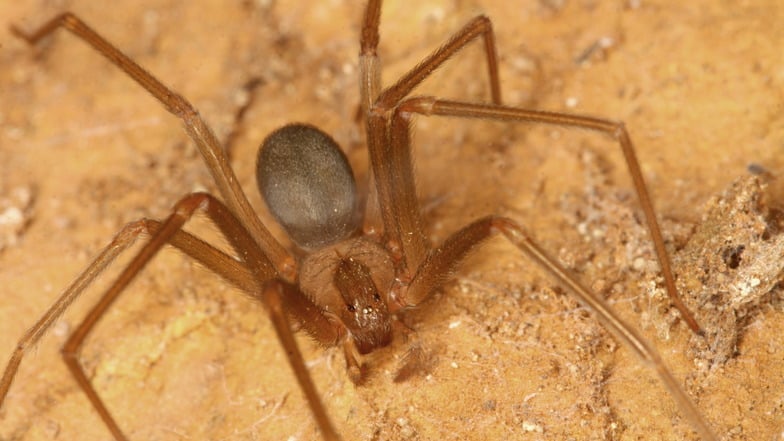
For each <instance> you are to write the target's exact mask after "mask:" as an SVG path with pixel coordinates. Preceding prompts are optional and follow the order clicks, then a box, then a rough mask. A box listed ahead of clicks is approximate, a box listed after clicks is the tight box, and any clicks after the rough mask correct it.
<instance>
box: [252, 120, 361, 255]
mask: <svg viewBox="0 0 784 441" xmlns="http://www.w3.org/2000/svg"><path fill="white" fill-rule="evenodd" d="M256 179H257V182H258V185H259V190H260V191H261V194H262V196H263V197H264V200H265V201H266V203H267V206H268V207H269V209H270V211H271V212H272V215H273V216H275V219H276V220H277V221H278V222H279V223H280V224H281V226H283V228H284V229H285V230H286V232H287V233H288V235H289V236H290V237H291V239H292V240H293V241H294V242H295V243H296V244H297V245H298V246H300V247H301V248H303V249H307V250H311V249H318V248H322V247H324V246H326V245H330V244H333V243H335V242H338V241H340V240H342V239H345V238H347V237H348V236H349V235H351V233H353V232H354V231H356V229H357V228H358V220H359V217H358V216H357V190H356V181H355V180H354V174H353V172H352V171H351V166H350V165H349V163H348V160H347V158H346V155H345V154H344V153H343V152H342V151H341V150H340V147H339V146H338V145H337V143H336V142H335V141H334V140H333V139H332V138H331V137H330V136H329V135H327V134H326V133H324V132H322V131H321V130H319V129H318V128H316V127H314V126H311V125H307V124H289V125H286V126H283V127H281V128H279V129H277V130H275V131H274V132H272V133H271V134H270V135H269V136H268V137H267V139H265V140H264V142H263V143H262V145H261V148H260V149H259V154H258V161H257V163H256Z"/></svg>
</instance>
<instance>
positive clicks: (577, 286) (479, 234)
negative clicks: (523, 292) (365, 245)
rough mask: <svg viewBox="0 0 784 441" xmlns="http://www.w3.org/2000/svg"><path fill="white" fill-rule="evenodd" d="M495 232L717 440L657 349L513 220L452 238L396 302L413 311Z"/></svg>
mask: <svg viewBox="0 0 784 441" xmlns="http://www.w3.org/2000/svg"><path fill="white" fill-rule="evenodd" d="M497 233H500V234H503V235H504V237H506V238H507V239H508V240H509V241H510V242H511V243H512V244H514V245H515V246H516V247H517V248H518V249H520V250H521V251H522V252H523V253H525V254H526V255H527V256H528V257H530V258H531V259H532V260H534V261H535V262H536V263H537V264H538V265H539V266H540V267H542V268H543V269H544V270H546V271H547V273H548V274H549V275H550V276H551V277H552V278H554V279H555V280H556V281H557V282H558V284H559V285H560V286H563V287H565V288H567V289H568V291H569V292H570V293H571V294H572V295H574V296H575V297H576V298H577V299H578V300H579V301H580V302H581V303H582V304H584V305H585V306H587V307H588V309H589V310H591V311H592V312H593V313H594V315H595V316H596V318H597V319H598V320H599V321H600V322H601V323H602V325H603V326H604V327H605V328H606V329H607V330H609V331H610V332H611V333H612V334H613V335H614V336H615V338H616V339H618V340H619V341H620V342H622V343H624V344H625V345H626V346H627V347H629V348H630V349H631V350H632V351H634V353H636V354H637V356H638V357H640V359H641V360H642V361H643V363H644V364H645V365H647V366H648V367H649V368H651V369H653V370H654V371H656V374H657V375H658V376H659V378H660V379H661V381H662V382H663V383H664V385H665V387H666V389H667V390H668V391H669V392H670V394H671V395H672V396H673V398H674V399H675V401H676V402H677V404H678V406H679V408H680V410H681V412H683V414H684V416H685V417H686V418H687V419H688V420H689V422H690V423H691V424H692V427H693V428H694V430H695V431H696V432H697V433H699V434H700V436H701V437H702V439H703V440H706V441H709V440H711V441H716V440H718V438H717V437H716V435H715V434H713V431H712V430H711V429H710V426H709V425H708V423H707V422H706V421H705V419H704V418H703V417H702V415H701V414H700V412H699V410H697V408H696V407H695V405H694V404H693V403H692V401H691V399H690V398H689V396H688V395H687V394H686V392H684V390H683V388H682V387H681V386H680V384H679V383H678V381H677V380H676V379H675V378H674V377H673V376H672V374H671V373H670V371H669V369H667V365H666V364H664V361H663V360H662V358H661V356H659V354H658V353H657V352H656V350H655V349H654V348H653V347H651V346H650V345H648V343H646V342H645V340H644V339H643V338H642V337H641V336H640V335H639V334H638V333H637V332H636V331H634V329H633V328H632V327H631V326H629V325H628V324H627V323H625V322H624V321H623V320H621V318H620V317H618V315H617V314H615V313H614V312H613V311H612V309H611V308H610V306H609V305H608V304H607V302H605V301H604V300H603V299H602V298H601V297H599V296H597V295H596V294H594V293H593V292H591V291H590V290H589V289H588V288H586V287H585V286H584V285H583V284H582V283H581V282H579V281H578V280H577V278H576V277H575V276H574V275H573V274H572V273H570V272H569V271H568V270H567V269H566V268H564V267H563V266H562V265H561V264H559V263H558V262H557V261H556V260H555V259H554V258H552V257H550V255H548V254H547V253H546V252H545V251H544V250H543V249H542V248H541V247H539V246H538V245H537V244H536V243H535V242H534V241H533V240H532V239H531V238H530V237H529V235H528V234H527V233H526V231H525V230H524V229H523V228H522V227H521V226H520V225H518V224H517V223H516V222H514V221H513V220H511V219H508V218H504V217H500V216H490V217H485V218H482V219H479V220H477V221H475V222H473V223H471V224H469V225H468V226H466V227H464V228H463V229H461V230H460V231H458V232H457V233H454V234H453V235H451V236H450V237H449V238H447V239H446V240H445V241H444V242H443V243H442V244H441V245H440V246H439V247H437V248H435V249H433V250H431V251H430V252H429V253H428V255H427V256H426V257H425V259H424V261H423V262H422V264H421V265H420V266H419V268H418V269H417V271H416V274H415V275H414V278H413V279H412V281H411V283H410V284H409V286H408V288H407V289H406V290H404V291H403V292H402V293H400V294H399V296H398V297H397V298H396V300H397V302H398V303H399V304H400V305H401V306H402V307H412V306H416V305H418V304H419V303H421V302H422V301H424V300H425V299H426V298H427V297H428V296H429V295H430V293H431V292H433V290H434V289H435V288H437V287H438V286H440V285H441V284H442V283H443V282H445V281H446V280H447V279H448V278H449V277H450V276H451V275H452V274H453V273H454V270H455V267H456V266H457V265H458V264H459V263H460V262H461V261H462V260H463V258H464V257H465V256H466V255H467V254H468V252H469V251H471V250H472V249H474V248H475V247H477V246H478V245H480V244H481V243H482V242H484V241H485V240H486V239H488V238H490V237H491V236H493V235H494V234H497Z"/></svg>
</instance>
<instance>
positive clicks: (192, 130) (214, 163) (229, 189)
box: [11, 12, 296, 281]
mask: <svg viewBox="0 0 784 441" xmlns="http://www.w3.org/2000/svg"><path fill="white" fill-rule="evenodd" d="M61 27H62V28H65V29H67V30H68V31H70V32H71V33H72V34H74V35H76V36H77V37H79V38H80V39H81V40H83V41H85V42H86V43H88V44H89V45H90V46H92V47H93V48H94V49H95V50H96V51H98V53H100V54H101V55H103V56H104V57H106V58H107V59H108V60H109V61H111V62H112V63H114V64H115V65H116V66H117V67H119V68H120V69H122V70H123V72H125V73H126V74H127V75H128V76H130V77H131V78H132V79H133V80H134V81H136V82H137V83H138V84H139V85H141V86H142V87H144V88H145V89H146V90H147V92H149V93H150V95H152V96H153V97H155V98H156V99H158V101H160V102H161V104H163V106H164V107H165V108H166V110H168V111H169V112H171V113H172V114H173V115H174V116H176V117H178V118H180V119H181V120H182V122H183V124H184V126H185V131H186V132H187V133H188V135H189V136H190V137H191V139H193V141H194V142H195V143H196V146H197V147H198V149H199V152H200V153H201V155H202V157H203V158H204V161H205V163H206V164H207V168H208V169H209V170H210V173H211V174H212V177H213V179H214V180H215V183H216V184H217V186H218V189H219V191H220V193H221V195H222V196H223V198H224V200H225V201H226V205H227V206H228V207H229V209H231V210H232V211H233V212H234V213H235V214H236V216H237V217H238V218H239V219H240V221H241V222H242V223H243V224H244V225H245V226H246V227H247V228H248V229H249V230H250V231H251V232H252V233H253V237H254V238H255V239H254V241H255V242H257V243H258V244H259V245H260V246H261V247H262V249H264V250H265V252H266V253H267V255H269V256H270V259H271V260H272V262H273V263H274V264H275V266H276V268H277V269H278V271H279V273H280V274H281V276H282V277H284V278H285V279H286V280H287V281H293V279H294V277H295V275H296V263H295V261H294V259H293V258H292V257H291V256H290V255H289V254H288V252H287V251H286V249H285V248H284V247H283V246H282V245H281V244H280V243H279V242H278V241H277V240H276V239H275V238H274V237H273V236H272V234H270V232H269V230H267V228H266V227H265V226H264V225H263V224H262V223H261V220H260V219H259V217H258V215H257V214H256V212H255V211H254V210H253V207H251V205H250V202H248V199H247V197H246V196H245V193H244V192H243V191H242V188H241V187H240V185H239V180H238V179H237V177H236V175H235V174H234V171H233V170H232V169H231V166H230V164H229V159H228V157H227V156H226V153H225V152H224V151H223V149H222V148H221V146H220V143H219V142H218V140H217V138H216V137H215V134H214V133H213V132H212V130H211V129H210V127H209V126H208V125H207V123H205V122H204V120H203V119H202V118H201V116H200V115H199V112H198V111H197V110H196V109H195V108H194V107H193V105H191V103H189V102H188V101H187V100H186V99H185V98H184V97H182V96H181V95H179V94H178V93H176V92H175V91H173V90H171V89H170V88H168V87H167V86H165V85H164V84H163V83H161V82H160V81H158V79H157V78H155V77H154V76H153V75H152V74H150V73H149V72H147V71H146V70H145V69H144V68H143V67H141V66H139V65H138V64H137V63H136V62H135V61H133V60H132V59H131V58H129V57H128V56H127V55H125V54H124V53H123V52H122V51H120V50H119V49H117V48H116V47H115V46H114V45H112V44H111V43H109V42H108V41H107V40H106V39H104V38H103V37H101V35H99V34H98V33H97V32H95V30H93V29H92V28H91V27H89V26H88V25H87V24H86V23H84V22H83V21H82V20H81V19H80V18H79V17H77V16H76V15H74V14H73V13H70V12H65V13H62V14H60V15H58V16H56V17H54V18H53V19H51V20H49V21H48V22H46V23H45V24H44V25H42V26H41V27H40V28H38V29H37V30H35V31H34V32H32V33H27V32H24V31H22V30H21V29H19V28H18V27H16V26H13V25H12V26H11V31H12V32H13V34H14V35H16V36H17V37H19V38H21V39H23V40H25V41H27V43H29V44H31V45H34V44H36V43H38V41H40V40H41V39H43V38H44V37H46V36H48V35H49V34H51V33H52V32H54V31H55V30H57V29H59V28H61Z"/></svg>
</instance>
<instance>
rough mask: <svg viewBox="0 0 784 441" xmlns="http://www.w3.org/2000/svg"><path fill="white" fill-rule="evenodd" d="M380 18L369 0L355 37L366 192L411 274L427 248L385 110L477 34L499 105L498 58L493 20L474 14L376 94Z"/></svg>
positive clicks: (406, 160)
mask: <svg viewBox="0 0 784 441" xmlns="http://www.w3.org/2000/svg"><path fill="white" fill-rule="evenodd" d="M380 17H381V0H372V1H370V2H368V6H367V9H366V10H365V17H364V20H363V24H362V33H361V37H360V57H359V67H360V68H359V71H360V83H359V84H360V95H361V106H362V109H363V110H364V113H365V115H366V123H367V143H368V150H369V154H370V159H371V162H372V164H373V167H372V168H373V170H372V174H373V176H374V180H373V182H374V184H375V193H373V192H372V191H371V194H372V195H371V197H370V200H374V199H373V198H375V197H377V198H378V202H379V206H380V209H381V218H382V220H383V222H384V230H385V233H386V235H387V237H388V238H389V239H390V240H391V242H392V248H393V249H395V248H399V250H398V252H397V253H396V254H398V256H397V258H398V260H400V261H401V262H402V267H403V268H404V269H405V270H404V271H407V272H409V273H410V272H411V271H413V269H415V268H416V267H417V266H418V264H419V263H420V262H421V260H422V258H423V256H424V254H425V251H426V249H427V246H426V245H425V242H426V241H425V239H424V235H423V232H422V231H423V229H422V220H421V218H420V215H419V210H418V208H417V200H416V192H415V186H414V177H413V174H411V173H409V171H410V170H411V167H410V163H411V159H410V157H409V155H408V153H407V152H406V151H405V150H400V149H395V148H389V146H390V142H391V140H390V139H389V133H388V131H387V130H386V129H387V120H388V117H389V116H388V112H389V111H390V110H391V109H392V108H394V106H395V105H396V104H397V103H398V102H399V101H400V100H401V99H403V98H404V97H405V96H406V95H408V94H409V93H410V92H411V90H412V89H413V88H414V87H416V86H417V85H418V84H419V83H421V82H422V81H423V80H424V79H425V78H427V77H428V76H429V75H430V74H431V73H433V71H435V70H436V69H437V68H438V67H439V66H441V65H442V64H443V63H444V62H446V61H447V60H448V59H449V58H451V57H452V56H453V55H455V54H457V53H458V52H460V51H461V50H462V49H463V48H465V47H466V45H467V44H468V43H470V42H472V41H474V40H476V39H478V38H482V40H483V42H484V49H485V55H486V57H487V71H488V76H489V79H490V93H491V99H492V102H494V103H496V104H501V86H500V80H499V76H498V56H497V51H496V44H495V35H494V34H493V26H492V23H491V22H490V19H488V18H487V17H485V16H478V17H475V18H474V19H472V20H470V21H469V22H468V23H467V24H466V25H465V26H464V27H463V28H462V29H460V30H459V31H457V32H456V33H455V34H454V35H453V36H452V37H451V38H449V39H448V40H447V41H446V42H445V43H444V44H443V45H442V46H441V47H439V48H438V49H437V50H435V51H434V52H433V53H431V54H430V55H428V56H427V57H426V58H425V59H424V60H422V62H421V63H419V64H418V65H417V66H415V67H414V68H413V69H411V70H410V71H409V72H408V73H406V74H405V75H403V76H402V77H401V78H400V79H399V80H398V81H397V82H396V83H395V84H394V85H393V86H391V87H389V88H387V89H386V90H384V91H383V92H381V93H380V94H379V92H380V91H381V63H380V61H379V59H378V56H377V54H376V49H377V47H378V42H379V31H378V28H379V21H380ZM367 218H368V219H370V218H372V216H370V215H369V216H367ZM367 223H368V222H366V225H367Z"/></svg>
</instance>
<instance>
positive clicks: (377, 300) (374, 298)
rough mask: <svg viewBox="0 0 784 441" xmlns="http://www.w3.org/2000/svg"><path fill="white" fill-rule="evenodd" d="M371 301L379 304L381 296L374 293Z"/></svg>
mask: <svg viewBox="0 0 784 441" xmlns="http://www.w3.org/2000/svg"><path fill="white" fill-rule="evenodd" d="M373 300H375V301H376V302H380V301H381V296H380V295H378V293H374V294H373Z"/></svg>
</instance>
